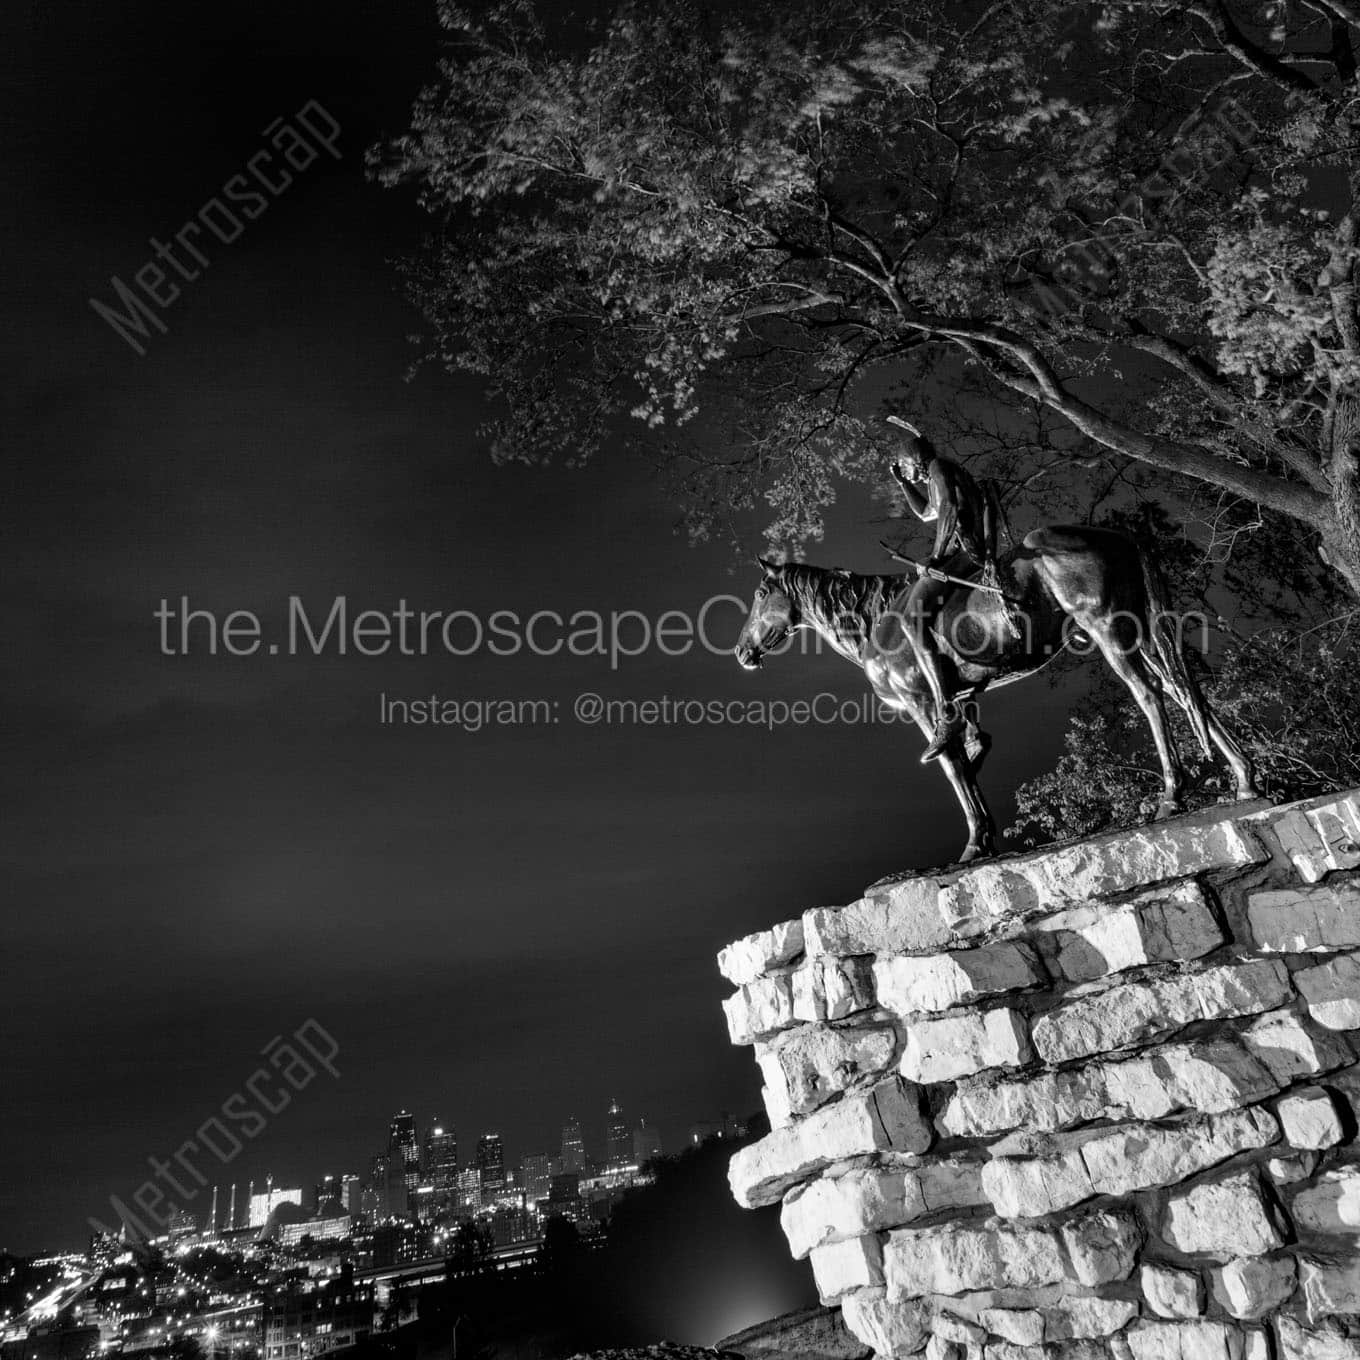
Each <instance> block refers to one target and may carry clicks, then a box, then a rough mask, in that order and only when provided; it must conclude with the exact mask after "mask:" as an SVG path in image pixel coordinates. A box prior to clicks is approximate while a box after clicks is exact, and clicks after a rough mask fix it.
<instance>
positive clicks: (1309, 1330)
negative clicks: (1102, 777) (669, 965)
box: [719, 790, 1360, 1360]
mask: <svg viewBox="0 0 1360 1360" xmlns="http://www.w3.org/2000/svg"><path fill="white" fill-rule="evenodd" d="M719 967H720V968H721V970H722V972H723V974H724V976H725V977H726V978H727V979H728V980H729V981H730V982H732V983H733V984H735V985H736V988H737V990H736V992H735V994H734V995H733V996H731V997H730V998H729V999H728V1000H727V1001H726V1002H725V1003H724V1008H725V1011H726V1016H727V1023H728V1028H729V1031H730V1033H731V1037H732V1040H733V1042H734V1043H738V1044H750V1045H753V1046H754V1049H755V1057H756V1061H757V1064H758V1065H759V1068H760V1073H761V1077H762V1079H763V1085H764V1089H763V1096H764V1101H765V1107H766V1110H767V1111H768V1113H769V1117H770V1126H771V1128H770V1132H769V1133H768V1134H767V1135H766V1136H765V1137H764V1138H761V1139H759V1140H758V1141H756V1142H754V1143H752V1144H749V1145H748V1146H746V1147H744V1148H742V1149H741V1150H740V1151H739V1152H738V1153H737V1155H736V1156H735V1157H733V1159H732V1163H731V1168H730V1173H729V1175H730V1180H731V1184H732V1191H733V1194H734V1195H735V1196H736V1198H737V1200H738V1201H739V1202H740V1203H741V1204H743V1205H745V1206H747V1207H755V1206H759V1205H773V1204H779V1205H780V1206H781V1209H780V1213H781V1220H782V1223H783V1227H784V1231H785V1234H786V1235H787V1237H788V1240H789V1245H790V1248H791V1250H792V1252H793V1254H794V1256H795V1257H798V1258H808V1259H809V1260H810V1262H811V1266H812V1270H813V1273H814V1276H815V1278H816V1281H817V1286H818V1290H819V1292H820V1294H821V1297H822V1299H823V1302H825V1303H828V1304H838V1305H839V1306H840V1307H841V1310H842V1315H843V1317H844V1320H845V1323H846V1325H847V1326H848V1327H849V1329H850V1330H851V1331H852V1332H853V1333H854V1334H855V1336H857V1337H859V1338H860V1339H861V1340H862V1341H863V1342H865V1343H866V1344H867V1345H870V1346H872V1347H873V1348H874V1350H875V1351H876V1352H877V1353H878V1354H879V1355H881V1356H888V1357H904V1356H922V1357H924V1360H1045V1358H1048V1357H1051V1358H1052V1360H1097V1357H1107V1356H1109V1357H1118V1358H1119V1360H1360V1141H1358V1140H1357V1112H1360V790H1357V791H1352V792H1350V793H1346V794H1335V795H1331V796H1328V797H1322V798H1316V799H1312V800H1309V801H1307V802H1301V803H1295V804H1292V805H1290V806H1287V807H1269V806H1267V805H1265V804H1260V803H1254V804H1239V805H1237V806H1235V807H1218V808H1213V809H1210V810H1207V811H1204V812H1200V813H1196V814H1193V815H1190V816H1186V817H1181V818H1178V819H1176V820H1174V821H1168V822H1162V823H1157V824H1154V825H1151V826H1147V827H1143V828H1140V829H1138V830H1133V831H1123V832H1114V833H1110V834H1108V835H1103V836H1097V837H1092V838H1088V839H1086V840H1082V841H1079V842H1074V843H1069V844H1065V845H1061V846H1058V847H1055V848H1052V849H1048V850H1043V851H1038V852H1035V853H1032V854H1026V855H1019V856H1013V857H1008V858H1005V859H1000V860H994V861H989V862H987V863H985V864H982V865H979V866H976V867H973V868H963V869H956V870H951V871H947V872H944V873H941V874H938V875H915V876H912V877H907V878H901V879H894V880H885V881H884V882H882V883H879V884H876V885H875V886H874V887H872V888H871V889H869V891H868V892H867V893H866V895H865V896H864V897H862V898H860V899H859V900H858V901H855V902H852V903H850V904H849V905H848V906H845V907H838V908H814V909H812V910H809V911H806V912H804V913H803V915H802V916H801V917H800V918H798V919H796V920H792V921H787V922H784V923H783V924H781V925H778V926H775V927H774V928H773V929H770V930H765V931H761V932H759V933H757V934H755V935H752V936H749V937H747V938H746V939H743V940H740V941H738V942H737V943H736V944H734V945H731V946H730V947H729V948H727V949H725V950H724V951H723V952H722V954H721V955H720V956H719Z"/></svg>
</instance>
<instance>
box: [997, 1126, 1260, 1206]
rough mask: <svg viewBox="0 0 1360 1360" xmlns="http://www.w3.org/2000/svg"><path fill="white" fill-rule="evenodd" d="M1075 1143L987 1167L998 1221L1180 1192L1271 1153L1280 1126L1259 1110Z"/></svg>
mask: <svg viewBox="0 0 1360 1360" xmlns="http://www.w3.org/2000/svg"><path fill="white" fill-rule="evenodd" d="M1068 1137H1069V1139H1070V1140H1071V1141H1070V1142H1068V1143H1067V1144H1066V1145H1065V1146H1060V1147H1059V1148H1058V1150H1056V1151H1053V1152H1050V1153H1047V1154H1044V1155H1039V1156H1031V1157H1011V1156H998V1157H996V1158H994V1159H993V1160H992V1161H990V1162H988V1163H987V1164H986V1165H985V1166H984V1167H983V1169H982V1188H983V1190H984V1191H985V1192H986V1194H987V1196H988V1198H989V1199H990V1200H991V1202H992V1204H993V1206H994V1207H995V1209H996V1211H997V1213H999V1214H1001V1215H1002V1216H1003V1217H1005V1218H1040V1217H1042V1216H1043V1215H1045V1214H1051V1213H1055V1212H1056V1211H1057V1210H1059V1209H1067V1208H1070V1207H1071V1206H1072V1205H1074V1204H1080V1203H1081V1201H1082V1200H1086V1199H1090V1198H1091V1197H1092V1196H1094V1195H1128V1194H1131V1193H1132V1192H1134V1191H1136V1190H1149V1189H1152V1188H1153V1187H1155V1186H1161V1185H1176V1184H1178V1183H1179V1182H1181V1181H1183V1180H1185V1179H1187V1178H1188V1177H1190V1176H1194V1175H1197V1174H1198V1173H1199V1172H1201V1171H1206V1170H1208V1168H1209V1167H1211V1166H1216V1165H1217V1164H1218V1163H1219V1162H1223V1161H1226V1160H1227V1159H1228V1158H1229V1157H1233V1156H1236V1155H1237V1154H1238V1153H1240V1152H1247V1151H1252V1150H1254V1149H1256V1148H1261V1147H1266V1146H1268V1145H1269V1144H1270V1143H1272V1142H1274V1141H1275V1139H1276V1138H1278V1137H1279V1126H1278V1125H1277V1124H1276V1122H1275V1120H1274V1119H1273V1118H1272V1117H1271V1116H1270V1115H1269V1114H1267V1113H1266V1112H1265V1111H1264V1110H1256V1109H1252V1110H1237V1111H1233V1112H1231V1113H1228V1114H1222V1115H1206V1116H1204V1117H1202V1118H1194V1119H1188V1120H1185V1121H1183V1122H1182V1123H1180V1124H1177V1125H1173V1126H1169V1127H1161V1126H1157V1125H1148V1124H1141V1123H1139V1124H1130V1125H1127V1126H1125V1127H1122V1128H1119V1129H1114V1130H1112V1131H1110V1132H1107V1133H1105V1132H1103V1133H1098V1134H1094V1135H1091V1134H1082V1135H1079V1136H1073V1135H1069V1136H1068Z"/></svg>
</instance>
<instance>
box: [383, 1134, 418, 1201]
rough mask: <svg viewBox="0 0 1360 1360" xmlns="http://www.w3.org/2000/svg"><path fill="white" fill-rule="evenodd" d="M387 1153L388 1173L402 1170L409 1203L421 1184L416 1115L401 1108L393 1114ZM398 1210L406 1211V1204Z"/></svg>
mask: <svg viewBox="0 0 1360 1360" xmlns="http://www.w3.org/2000/svg"><path fill="white" fill-rule="evenodd" d="M387 1155H388V1158H389V1159H390V1165H389V1168H388V1174H389V1176H393V1175H395V1174H396V1173H397V1170H398V1169H399V1170H400V1174H401V1177H402V1180H403V1181H404V1182H405V1185H406V1199H407V1202H408V1203H409V1202H410V1201H411V1199H412V1198H413V1197H414V1195H415V1192H416V1186H417V1185H419V1184H420V1149H419V1147H418V1146H417V1145H416V1120H415V1116H414V1115H412V1114H408V1113H407V1111H405V1110H399V1111H398V1112H397V1113H396V1114H394V1115H393V1116H392V1122H391V1124H390V1125H389V1126H388V1134H387ZM396 1212H405V1206H403V1207H402V1209H401V1210H398V1211H396Z"/></svg>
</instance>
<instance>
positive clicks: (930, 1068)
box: [899, 1006, 1030, 1086]
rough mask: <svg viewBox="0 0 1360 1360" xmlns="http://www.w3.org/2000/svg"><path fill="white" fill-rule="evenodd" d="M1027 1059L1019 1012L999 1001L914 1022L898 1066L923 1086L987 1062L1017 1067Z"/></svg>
mask: <svg viewBox="0 0 1360 1360" xmlns="http://www.w3.org/2000/svg"><path fill="white" fill-rule="evenodd" d="M1029 1059H1030V1047H1029V1037H1028V1034H1027V1031H1026V1025H1025V1019H1024V1017H1023V1016H1022V1015H1021V1014H1020V1013H1019V1012H1018V1011H1015V1010H1011V1009H1010V1008H1009V1007H1006V1006H1001V1007H998V1008H997V1009H995V1010H990V1011H969V1012H965V1013H964V1014H961V1015H941V1016H937V1017H935V1018H933V1019H927V1020H916V1021H914V1022H913V1023H912V1024H911V1026H910V1027H909V1028H908V1030H907V1039H906V1044H905V1045H904V1047H903V1050H902V1059H901V1062H900V1063H899V1068H900V1070H901V1072H902V1075H903V1076H904V1077H906V1078H907V1079H908V1080H910V1081H914V1082H916V1083H918V1084H919V1085H922V1086H926V1085H929V1084H930V1083H932V1082H937V1081H955V1080H957V1079H958V1078H959V1077H967V1076H971V1075H972V1074H973V1073H975V1072H982V1071H986V1070H987V1069H988V1068H992V1067H1019V1066H1021V1065H1022V1064H1023V1063H1026V1062H1028V1061H1029Z"/></svg>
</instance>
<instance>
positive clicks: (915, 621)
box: [906, 576, 961, 765]
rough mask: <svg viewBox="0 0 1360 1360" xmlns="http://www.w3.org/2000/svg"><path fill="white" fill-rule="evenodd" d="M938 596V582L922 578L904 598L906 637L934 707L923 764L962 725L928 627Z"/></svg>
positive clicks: (941, 749) (932, 620) (938, 601)
mask: <svg viewBox="0 0 1360 1360" xmlns="http://www.w3.org/2000/svg"><path fill="white" fill-rule="evenodd" d="M940 594H941V592H940V589H939V585H938V583H937V582H935V581H933V580H931V579H930V578H929V577H924V576H923V577H922V578H921V579H920V580H919V581H917V582H916V584H915V585H914V586H913V587H912V589H911V594H910V595H908V596H907V630H906V631H907V636H908V637H909V638H910V639H911V645H912V650H913V651H914V652H915V653H916V661H917V664H918V665H919V666H920V668H921V673H922V675H924V676H925V679H926V684H927V685H929V686H930V695H931V699H932V700H933V701H934V704H935V731H934V734H933V735H932V737H931V739H930V744H929V745H928V746H927V747H926V749H925V750H924V751H923V752H922V753H921V763H922V764H923V765H926V764H929V763H930V761H932V760H938V759H939V758H940V755H941V754H942V753H943V751H944V749H945V747H946V746H948V745H949V742H950V739H951V738H952V737H953V736H954V734H955V733H956V732H957V731H958V730H959V727H960V725H961V723H960V714H959V711H958V706H957V705H956V704H955V703H953V701H952V700H951V699H950V698H949V695H948V694H947V693H946V692H945V687H944V678H943V677H942V676H941V674H940V657H939V653H938V652H937V651H936V649H935V643H934V639H933V638H932V637H931V634H930V629H931V625H932V623H933V622H934V621H935V615H936V613H937V612H938V610H939V604H940Z"/></svg>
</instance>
